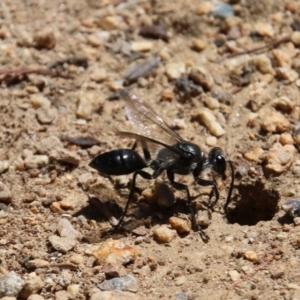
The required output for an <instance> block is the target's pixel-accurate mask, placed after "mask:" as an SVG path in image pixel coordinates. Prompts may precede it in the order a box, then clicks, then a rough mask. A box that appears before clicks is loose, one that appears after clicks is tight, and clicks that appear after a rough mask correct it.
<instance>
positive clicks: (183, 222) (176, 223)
mask: <svg viewBox="0 0 300 300" xmlns="http://www.w3.org/2000/svg"><path fill="white" fill-rule="evenodd" d="M169 223H170V225H171V227H172V228H173V229H175V230H176V231H177V232H178V233H189V232H190V231H191V228H192V224H191V221H190V220H189V219H188V218H186V219H183V218H179V217H171V218H170V219H169Z"/></svg>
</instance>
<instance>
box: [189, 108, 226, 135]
mask: <svg viewBox="0 0 300 300" xmlns="http://www.w3.org/2000/svg"><path fill="white" fill-rule="evenodd" d="M192 121H199V122H200V123H202V124H204V125H205V126H206V127H207V129H208V130H209V131H210V133H211V134H212V135H214V136H216V137H220V136H222V135H224V134H225V130H224V129H223V127H222V126H221V125H220V123H218V121H217V119H216V117H215V115H214V114H213V113H212V112H211V111H210V110H208V109H203V108H201V109H198V110H197V111H196V112H195V113H194V114H193V115H192Z"/></svg>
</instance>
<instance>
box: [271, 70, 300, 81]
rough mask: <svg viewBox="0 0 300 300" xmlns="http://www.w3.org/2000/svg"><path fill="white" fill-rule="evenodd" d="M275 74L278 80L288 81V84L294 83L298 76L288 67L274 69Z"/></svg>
mask: <svg viewBox="0 0 300 300" xmlns="http://www.w3.org/2000/svg"><path fill="white" fill-rule="evenodd" d="M276 74H277V76H278V78H280V79H284V80H288V81H289V82H290V83H292V82H294V81H296V80H297V79H298V78H299V74H298V73H297V72H296V71H295V70H293V69H291V68H289V67H280V68H276Z"/></svg>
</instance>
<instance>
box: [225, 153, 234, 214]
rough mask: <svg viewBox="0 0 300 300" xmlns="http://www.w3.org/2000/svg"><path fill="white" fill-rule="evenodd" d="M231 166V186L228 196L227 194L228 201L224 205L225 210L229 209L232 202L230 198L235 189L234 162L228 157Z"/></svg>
mask: <svg viewBox="0 0 300 300" xmlns="http://www.w3.org/2000/svg"><path fill="white" fill-rule="evenodd" d="M227 162H228V164H229V166H230V169H231V183H230V188H229V191H228V196H227V199H226V203H225V205H224V210H225V211H226V210H227V206H228V204H229V202H230V198H231V194H232V191H233V184H234V169H233V164H232V162H231V161H230V160H229V159H228V160H227Z"/></svg>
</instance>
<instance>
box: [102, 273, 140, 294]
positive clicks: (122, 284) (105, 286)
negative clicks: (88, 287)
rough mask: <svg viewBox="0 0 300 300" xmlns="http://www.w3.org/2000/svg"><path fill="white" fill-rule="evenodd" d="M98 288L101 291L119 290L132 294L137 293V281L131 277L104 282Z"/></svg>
mask: <svg viewBox="0 0 300 300" xmlns="http://www.w3.org/2000/svg"><path fill="white" fill-rule="evenodd" d="M98 287H99V288H100V289H101V290H103V291H113V290H119V291H128V292H134V293H136V292H137V291H138V284H137V281H136V279H135V277H134V276H132V275H127V276H124V277H117V278H112V279H109V280H105V281H103V282H102V283H100V284H99V285H98Z"/></svg>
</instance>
